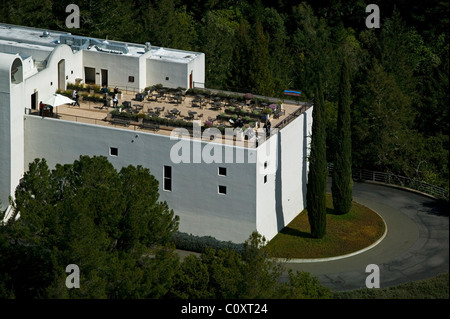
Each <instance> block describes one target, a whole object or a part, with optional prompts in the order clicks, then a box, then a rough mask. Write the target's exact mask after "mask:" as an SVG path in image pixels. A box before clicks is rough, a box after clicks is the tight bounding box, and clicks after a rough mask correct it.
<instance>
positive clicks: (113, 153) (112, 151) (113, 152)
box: [109, 147, 119, 156]
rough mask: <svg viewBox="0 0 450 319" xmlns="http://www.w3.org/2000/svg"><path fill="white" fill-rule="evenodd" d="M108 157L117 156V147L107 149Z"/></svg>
mask: <svg viewBox="0 0 450 319" xmlns="http://www.w3.org/2000/svg"><path fill="white" fill-rule="evenodd" d="M109 155H111V156H119V149H118V148H117V147H110V148H109Z"/></svg>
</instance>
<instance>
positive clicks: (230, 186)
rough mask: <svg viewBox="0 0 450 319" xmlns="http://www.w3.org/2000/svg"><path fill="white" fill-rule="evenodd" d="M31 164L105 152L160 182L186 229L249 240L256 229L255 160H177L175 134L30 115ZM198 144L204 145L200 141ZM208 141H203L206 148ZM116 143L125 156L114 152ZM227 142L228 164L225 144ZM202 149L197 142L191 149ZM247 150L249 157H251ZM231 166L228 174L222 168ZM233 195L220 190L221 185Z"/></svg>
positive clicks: (27, 120)
mask: <svg viewBox="0 0 450 319" xmlns="http://www.w3.org/2000/svg"><path fill="white" fill-rule="evenodd" d="M25 132H26V134H25V165H26V166H28V163H29V162H31V161H33V160H34V159H35V158H46V159H47V160H48V164H49V166H50V167H54V165H56V164H57V163H61V164H64V163H73V161H74V160H76V159H78V158H79V156H80V155H89V156H93V155H104V156H107V157H108V159H109V161H110V162H111V163H112V164H113V165H114V166H115V167H116V168H117V169H120V168H121V167H123V166H126V165H142V166H144V167H147V168H149V169H150V171H151V173H152V174H153V175H154V176H155V177H156V179H157V180H158V181H159V183H160V200H162V201H167V203H168V204H169V207H170V208H171V209H173V210H174V212H175V214H177V215H179V216H180V219H181V221H180V231H183V232H187V233H192V234H195V235H199V236H200V235H201V236H203V235H210V236H214V237H216V238H217V239H220V240H230V241H233V242H243V241H245V240H246V239H248V237H249V236H250V234H251V233H252V232H253V231H254V230H256V185H255V179H256V168H255V164H254V163H248V162H247V161H246V162H244V163H239V164H233V163H222V164H218V163H211V164H206V163H192V162H191V163H180V164H174V163H173V162H172V160H171V157H170V150H171V148H172V147H173V146H174V145H175V144H176V143H178V142H179V141H178V140H170V137H169V136H162V135H156V134H151V133H143V132H136V131H130V130H126V129H119V128H109V127H103V126H96V125H89V124H84V123H76V122H69V121H63V120H57V119H51V118H41V117H38V116H33V115H25ZM196 145H198V144H196ZM206 145H207V144H205V143H204V142H202V143H201V144H200V146H201V148H200V150H202V149H203V148H204V147H205V146H206ZM110 147H117V148H118V152H119V155H118V156H117V157H115V156H110V155H109V152H110ZM229 147H230V146H223V145H222V146H221V148H222V155H221V156H222V158H223V160H222V162H225V148H229ZM195 150H196V147H194V145H193V144H192V147H191V152H192V153H193V152H194V151H195ZM246 152H247V150H244V154H245V155H244V156H245V157H244V158H247V154H246ZM164 165H169V166H172V176H173V178H172V191H171V192H168V191H164V190H163V189H162V185H163V184H162V181H163V166H164ZM219 166H220V167H226V168H227V176H219V174H218V168H219ZM219 185H223V186H226V187H227V194H226V195H222V194H218V186H219Z"/></svg>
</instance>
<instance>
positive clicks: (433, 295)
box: [333, 273, 449, 300]
mask: <svg viewBox="0 0 450 319" xmlns="http://www.w3.org/2000/svg"><path fill="white" fill-rule="evenodd" d="M333 298H335V299H404V300H406V299H447V300H448V298H449V275H448V273H445V274H440V275H438V276H436V277H433V278H429V279H424V280H420V281H415V282H409V283H406V284H402V285H399V286H394V287H387V288H383V287H381V288H380V289H369V288H362V289H356V290H353V291H345V292H335V293H333Z"/></svg>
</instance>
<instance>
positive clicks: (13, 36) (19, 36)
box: [0, 23, 70, 47]
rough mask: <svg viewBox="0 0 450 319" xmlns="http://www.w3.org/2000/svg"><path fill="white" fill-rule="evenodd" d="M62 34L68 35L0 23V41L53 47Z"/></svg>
mask: <svg viewBox="0 0 450 319" xmlns="http://www.w3.org/2000/svg"><path fill="white" fill-rule="evenodd" d="M44 32H46V33H45V34H44ZM63 34H70V33H67V32H59V31H50V30H45V29H37V28H30V27H24V26H18V25H11V24H4V23H0V39H3V40H12V41H14V42H18V43H30V44H36V45H41V46H47V47H48V46H50V47H55V46H56V45H57V41H59V38H60V36H61V35H63Z"/></svg>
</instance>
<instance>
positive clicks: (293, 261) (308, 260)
mask: <svg viewBox="0 0 450 319" xmlns="http://www.w3.org/2000/svg"><path fill="white" fill-rule="evenodd" d="M358 204H359V205H362V204H360V203H358ZM362 206H365V205H362ZM365 207H367V206H365ZM369 209H370V210H371V211H373V212H374V213H375V214H377V215H378V216H379V217H380V218H381V220H382V221H383V223H384V233H383V235H382V236H381V237H380V238H379V239H378V240H377V241H375V242H374V243H372V244H371V245H369V246H367V247H365V248H363V249H360V250H358V251H355V252H352V253H348V254H345V255H340V256H334V257H326V258H273V260H275V261H277V262H280V263H290V264H306V263H317V262H327V261H333V260H339V259H344V258H348V257H352V256H355V255H359V254H362V253H364V252H366V251H368V250H370V249H372V248H374V247H375V246H377V245H378V244H379V243H381V242H382V241H383V239H384V238H385V237H386V235H387V232H388V225H387V224H386V221H385V220H384V218H383V217H382V216H381V215H380V214H379V213H378V212H377V211H375V210H373V209H372V208H369Z"/></svg>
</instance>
